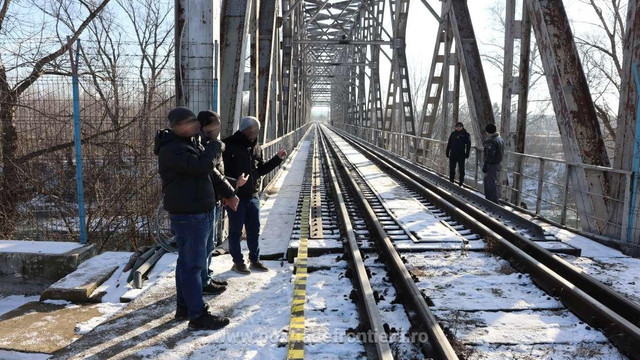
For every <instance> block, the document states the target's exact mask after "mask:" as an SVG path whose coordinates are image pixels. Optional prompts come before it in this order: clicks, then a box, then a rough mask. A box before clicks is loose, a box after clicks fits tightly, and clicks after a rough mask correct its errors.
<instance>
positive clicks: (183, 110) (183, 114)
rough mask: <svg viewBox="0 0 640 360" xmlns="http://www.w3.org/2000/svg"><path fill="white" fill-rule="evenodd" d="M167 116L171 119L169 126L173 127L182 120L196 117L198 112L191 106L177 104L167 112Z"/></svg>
mask: <svg viewBox="0 0 640 360" xmlns="http://www.w3.org/2000/svg"><path fill="white" fill-rule="evenodd" d="M167 118H168V119H169V126H171V127H173V126H175V125H177V124H178V123H181V122H182V121H185V120H188V119H195V118H196V114H194V113H193V111H191V110H190V109H189V108H187V107H184V106H177V107H174V108H173V109H171V111H169V114H167Z"/></svg>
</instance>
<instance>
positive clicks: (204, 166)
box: [154, 107, 229, 330]
mask: <svg viewBox="0 0 640 360" xmlns="http://www.w3.org/2000/svg"><path fill="white" fill-rule="evenodd" d="M168 118H169V126H170V128H169V129H164V130H160V131H158V133H157V134H156V138H155V146H154V153H155V154H156V155H157V156H158V172H159V173H160V178H161V179H162V193H163V195H164V199H163V203H164V209H165V210H166V211H167V212H168V213H169V219H170V221H171V229H172V231H173V233H174V236H175V240H176V243H177V245H178V262H177V265H176V295H177V296H176V297H177V310H176V316H175V317H176V319H186V318H187V317H188V318H189V329H190V330H205V329H219V328H221V327H224V326H226V325H227V324H229V318H226V317H221V316H216V315H213V314H211V313H210V312H209V308H208V306H207V305H206V304H205V302H204V299H203V297H202V295H203V291H205V292H206V291H207V290H208V285H209V284H203V283H202V277H201V276H202V271H203V270H205V267H206V264H207V259H206V241H207V236H208V234H209V232H210V231H211V225H212V223H213V216H212V209H213V208H214V206H215V203H216V194H215V191H214V188H213V184H212V182H211V172H212V171H214V166H215V160H216V159H217V158H218V157H219V153H220V152H221V151H222V144H221V143H220V142H219V141H210V142H209V143H207V145H206V146H202V144H201V143H200V142H199V141H198V140H199V137H198V136H197V135H198V133H199V131H200V123H199V122H198V120H197V119H196V116H195V114H194V113H193V112H192V111H191V110H189V109H187V108H185V107H176V108H174V109H172V110H171V111H170V112H169V114H168ZM212 290H213V291H212V292H211V293H219V292H221V291H223V290H224V287H223V288H222V289H220V288H219V287H217V288H215V289H212Z"/></svg>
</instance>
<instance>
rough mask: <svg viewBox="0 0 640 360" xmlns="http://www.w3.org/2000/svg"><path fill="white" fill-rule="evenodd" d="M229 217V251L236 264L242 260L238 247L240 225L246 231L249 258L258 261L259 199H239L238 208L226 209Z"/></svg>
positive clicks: (240, 234)
mask: <svg viewBox="0 0 640 360" xmlns="http://www.w3.org/2000/svg"><path fill="white" fill-rule="evenodd" d="M227 216H228V217H229V252H230V253H231V257H232V258H233V262H234V263H236V264H239V263H242V262H244V260H243V258H242V248H241V247H240V236H242V227H243V226H244V227H245V230H246V232H247V246H248V247H249V260H250V261H251V262H256V261H258V259H259V257H260V247H259V246H258V238H259V237H260V199H258V198H251V199H240V203H239V204H238V210H237V211H233V210H228V211H227Z"/></svg>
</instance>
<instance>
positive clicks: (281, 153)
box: [277, 148, 287, 159]
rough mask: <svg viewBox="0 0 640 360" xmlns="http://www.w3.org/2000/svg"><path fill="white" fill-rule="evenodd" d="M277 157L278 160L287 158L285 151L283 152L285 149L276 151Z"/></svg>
mask: <svg viewBox="0 0 640 360" xmlns="http://www.w3.org/2000/svg"><path fill="white" fill-rule="evenodd" d="M277 155H278V157H279V158H280V159H284V158H285V157H287V150H285V148H281V149H280V150H278V154H277Z"/></svg>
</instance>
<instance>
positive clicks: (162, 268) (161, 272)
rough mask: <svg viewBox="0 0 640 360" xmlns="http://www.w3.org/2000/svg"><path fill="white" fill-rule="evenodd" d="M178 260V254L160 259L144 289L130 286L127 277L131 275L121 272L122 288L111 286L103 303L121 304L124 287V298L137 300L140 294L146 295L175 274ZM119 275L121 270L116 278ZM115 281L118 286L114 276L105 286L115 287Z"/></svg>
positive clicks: (149, 275) (148, 275)
mask: <svg viewBox="0 0 640 360" xmlns="http://www.w3.org/2000/svg"><path fill="white" fill-rule="evenodd" d="M177 260H178V254H164V255H163V256H162V257H161V258H160V260H158V262H157V263H156V265H155V266H154V267H153V269H151V271H150V272H149V273H148V274H147V278H148V279H147V280H145V281H144V283H143V284H142V289H134V288H132V287H131V286H130V285H128V284H127V277H128V276H129V273H128V272H127V273H124V274H122V273H121V272H120V274H121V277H120V279H119V283H120V286H119V287H116V288H114V287H113V286H110V287H109V290H110V291H111V292H109V290H108V291H107V295H105V297H104V298H103V302H106V301H113V302H116V301H117V302H119V299H120V293H121V292H122V289H120V287H122V286H124V287H125V289H126V292H125V293H124V294H123V295H122V296H124V297H126V298H129V299H135V298H137V297H138V296H140V294H142V293H144V292H145V291H147V290H148V289H149V288H151V287H152V286H155V284H156V283H157V282H158V280H160V279H162V278H165V277H167V276H168V275H169V274H171V273H173V272H174V271H175V269H176V261H177ZM118 273H119V270H116V272H115V273H114V276H117V274H118ZM114 281H115V282H116V284H117V283H118V280H116V279H114V277H113V276H112V277H111V278H110V279H109V280H108V281H107V282H105V284H106V286H109V285H113V283H114Z"/></svg>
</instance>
